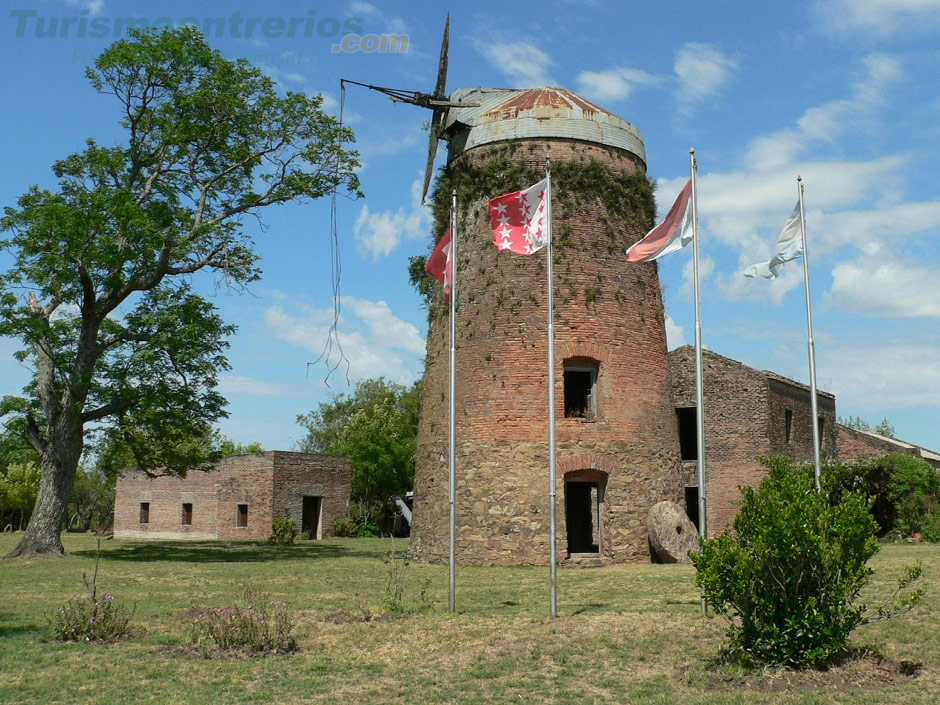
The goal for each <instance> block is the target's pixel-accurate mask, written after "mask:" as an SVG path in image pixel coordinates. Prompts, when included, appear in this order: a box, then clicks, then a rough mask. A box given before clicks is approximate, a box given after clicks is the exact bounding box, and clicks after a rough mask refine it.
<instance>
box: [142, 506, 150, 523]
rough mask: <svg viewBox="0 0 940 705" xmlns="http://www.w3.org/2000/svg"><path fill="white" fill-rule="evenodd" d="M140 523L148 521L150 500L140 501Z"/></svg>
mask: <svg viewBox="0 0 940 705" xmlns="http://www.w3.org/2000/svg"><path fill="white" fill-rule="evenodd" d="M140 523H141V524H149V523H150V502H141V503H140Z"/></svg>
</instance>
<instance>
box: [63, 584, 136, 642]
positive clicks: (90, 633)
mask: <svg viewBox="0 0 940 705" xmlns="http://www.w3.org/2000/svg"><path fill="white" fill-rule="evenodd" d="M133 616H134V610H133V609H130V608H127V607H125V606H124V605H119V604H117V603H116V601H115V599H114V596H113V595H110V594H108V593H105V594H104V597H102V598H101V599H100V600H99V599H96V598H95V597H94V596H87V595H85V596H81V595H78V596H76V597H73V598H72V599H70V600H68V601H67V602H66V603H65V604H64V605H62V606H61V607H59V608H58V609H56V610H55V611H53V612H52V613H51V614H50V615H49V617H48V620H49V624H50V625H51V626H52V633H53V638H55V639H56V640H58V641H118V640H120V639H124V638H126V637H128V636H130V633H131V619H132V618H133Z"/></svg>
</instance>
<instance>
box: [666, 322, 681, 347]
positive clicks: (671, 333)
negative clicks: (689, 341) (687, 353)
mask: <svg viewBox="0 0 940 705" xmlns="http://www.w3.org/2000/svg"><path fill="white" fill-rule="evenodd" d="M683 345H685V333H684V332H683V330H682V326H680V325H678V324H677V323H676V322H675V321H674V320H672V319H671V318H670V317H669V316H668V315H667V316H666V349H667V350H675V349H676V348H681V347H682V346H683Z"/></svg>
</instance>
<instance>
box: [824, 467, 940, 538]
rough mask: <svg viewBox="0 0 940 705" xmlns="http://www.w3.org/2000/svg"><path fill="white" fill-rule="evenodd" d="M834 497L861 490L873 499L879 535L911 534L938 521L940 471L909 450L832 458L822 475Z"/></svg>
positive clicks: (905, 535) (928, 531)
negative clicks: (869, 455) (857, 458)
mask: <svg viewBox="0 0 940 705" xmlns="http://www.w3.org/2000/svg"><path fill="white" fill-rule="evenodd" d="M822 481H823V484H824V486H825V488H826V489H827V490H828V491H829V492H830V494H831V495H832V497H833V499H834V500H836V501H837V500H838V498H839V497H840V496H841V495H842V494H843V493H844V492H861V493H862V494H864V495H865V496H866V497H868V498H869V499H870V500H871V501H872V513H873V514H874V516H875V519H876V520H877V522H878V525H879V535H880V536H886V535H890V534H894V533H897V534H899V535H900V536H902V537H909V536H911V534H913V533H915V532H921V533H923V534H924V536H925V537H926V536H927V534H928V533H932V532H931V531H930V530H929V529H928V528H927V527H928V525H930V524H931V522H933V523H934V524H935V523H936V522H937V521H938V520H937V519H936V518H935V517H934V515H935V514H937V513H938V512H940V474H938V472H937V471H936V470H935V469H934V468H932V467H931V466H930V465H929V464H928V463H927V462H926V461H925V460H923V459H921V458H917V457H915V456H913V455H908V454H906V453H891V454H888V455H885V456H882V457H879V458H864V459H861V460H850V461H830V462H828V463H827V464H826V467H825V469H824V472H823V475H822Z"/></svg>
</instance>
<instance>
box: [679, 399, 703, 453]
mask: <svg viewBox="0 0 940 705" xmlns="http://www.w3.org/2000/svg"><path fill="white" fill-rule="evenodd" d="M676 419H678V421H679V452H680V453H682V459H683V460H698V428H697V424H698V418H697V416H696V413H695V407H694V406H683V407H678V408H677V409H676Z"/></svg>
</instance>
